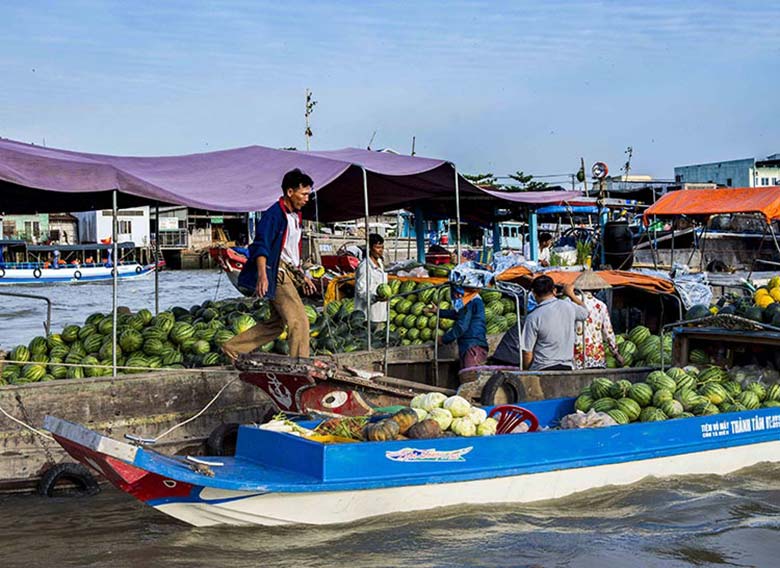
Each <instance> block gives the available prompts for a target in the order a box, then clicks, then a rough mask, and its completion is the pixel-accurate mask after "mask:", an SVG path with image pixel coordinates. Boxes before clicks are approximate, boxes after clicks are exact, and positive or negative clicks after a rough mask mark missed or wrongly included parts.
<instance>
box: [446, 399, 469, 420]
mask: <svg viewBox="0 0 780 568" xmlns="http://www.w3.org/2000/svg"><path fill="white" fill-rule="evenodd" d="M444 408H446V409H447V410H449V411H450V412H451V413H452V415H453V416H454V417H455V418H459V417H461V416H466V415H467V414H468V413H469V412H470V411H471V405H470V404H469V401H468V400H466V399H465V398H463V397H462V396H458V395H455V396H451V397H450V398H448V399H446V400H445V401H444Z"/></svg>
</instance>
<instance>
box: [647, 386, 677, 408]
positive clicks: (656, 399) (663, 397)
mask: <svg viewBox="0 0 780 568" xmlns="http://www.w3.org/2000/svg"><path fill="white" fill-rule="evenodd" d="M673 398H674V397H673V395H672V391H670V390H667V389H658V390H657V391H655V392H654V393H653V402H652V405H653V406H656V407H658V408H661V405H662V404H663V403H664V402H668V401H670V400H672V399H673Z"/></svg>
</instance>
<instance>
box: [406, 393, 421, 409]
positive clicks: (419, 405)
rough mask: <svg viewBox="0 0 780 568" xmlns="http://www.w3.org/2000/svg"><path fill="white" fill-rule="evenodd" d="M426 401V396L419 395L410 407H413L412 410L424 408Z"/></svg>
mask: <svg viewBox="0 0 780 568" xmlns="http://www.w3.org/2000/svg"><path fill="white" fill-rule="evenodd" d="M424 401H425V394H418V395H417V396H415V397H414V398H413V399H412V402H410V403H409V406H411V407H412V408H422V407H423V403H424Z"/></svg>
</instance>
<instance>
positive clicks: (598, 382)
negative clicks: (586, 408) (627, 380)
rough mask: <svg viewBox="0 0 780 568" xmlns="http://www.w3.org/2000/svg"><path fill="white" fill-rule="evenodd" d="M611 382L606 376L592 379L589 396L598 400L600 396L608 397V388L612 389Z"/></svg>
mask: <svg viewBox="0 0 780 568" xmlns="http://www.w3.org/2000/svg"><path fill="white" fill-rule="evenodd" d="M613 384H614V383H613V382H612V381H611V380H609V379H607V378H604V377H602V378H598V379H593V382H591V384H590V393H591V396H592V397H593V398H594V399H595V400H598V399H600V398H607V397H609V393H610V390H611V389H612V386H613Z"/></svg>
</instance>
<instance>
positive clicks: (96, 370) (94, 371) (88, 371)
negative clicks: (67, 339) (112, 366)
mask: <svg viewBox="0 0 780 568" xmlns="http://www.w3.org/2000/svg"><path fill="white" fill-rule="evenodd" d="M81 363H82V364H83V365H84V375H85V376H87V377H99V376H101V374H102V371H101V368H100V367H99V366H98V364H99V361H98V360H97V357H93V356H92V355H87V356H86V357H84V359H82V360H81Z"/></svg>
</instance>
